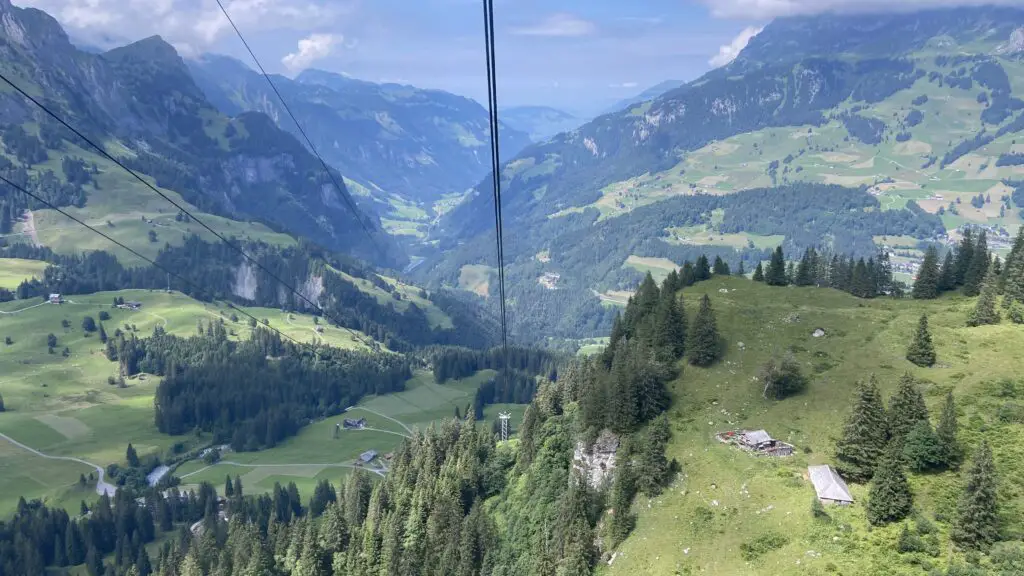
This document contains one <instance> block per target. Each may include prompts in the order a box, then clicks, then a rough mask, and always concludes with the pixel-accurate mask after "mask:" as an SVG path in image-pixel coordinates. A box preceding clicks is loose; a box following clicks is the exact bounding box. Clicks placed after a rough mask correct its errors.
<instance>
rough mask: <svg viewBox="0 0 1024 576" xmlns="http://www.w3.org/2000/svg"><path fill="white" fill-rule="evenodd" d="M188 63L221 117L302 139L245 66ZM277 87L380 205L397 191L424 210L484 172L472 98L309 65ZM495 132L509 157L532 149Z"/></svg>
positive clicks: (506, 132) (481, 125)
mask: <svg viewBox="0 0 1024 576" xmlns="http://www.w3.org/2000/svg"><path fill="white" fill-rule="evenodd" d="M188 65H189V68H190V69H191V70H192V72H193V74H194V75H195V77H196V80H197V82H198V83H199V85H200V87H201V88H202V89H203V91H204V92H205V93H206V94H207V96H208V97H209V98H210V100H211V102H213V103H214V104H216V106H217V107H218V108H219V109H220V110H221V111H222V112H224V113H226V114H228V115H232V116H233V115H236V114H238V113H241V112H243V111H259V112H263V113H266V114H268V115H269V116H271V117H272V118H274V120H275V122H277V124H278V126H280V127H281V129H283V130H285V131H288V132H291V133H293V134H296V135H298V132H297V130H296V129H295V124H294V122H292V120H291V118H289V117H288V116H287V113H286V112H285V110H284V109H283V108H282V106H281V103H280V101H278V99H277V96H276V95H275V94H274V93H273V92H272V90H271V89H270V86H269V85H268V84H267V82H266V80H265V79H264V78H263V77H262V76H261V75H260V74H259V73H257V72H255V71H253V70H252V69H250V68H249V67H248V66H246V65H245V64H243V63H241V62H239V61H237V60H234V59H232V58H228V57H225V56H217V55H206V56H203V57H201V58H199V59H198V60H191V61H189V63H188ZM274 83H275V84H276V85H277V87H278V89H279V90H280V91H281V95H282V96H283V97H284V99H285V100H286V101H287V103H288V106H289V107H290V108H291V110H292V112H293V113H295V115H296V117H297V118H298V119H299V122H300V123H301V124H302V126H303V128H304V129H305V130H306V134H307V135H309V137H310V139H311V140H312V141H313V145H314V146H315V147H316V148H317V150H318V151H319V152H320V153H321V154H322V155H323V157H324V159H325V160H327V162H328V163H330V164H331V166H333V167H335V168H337V169H338V170H340V171H341V172H342V173H343V174H345V176H346V177H348V178H351V179H353V180H355V181H357V182H359V183H360V184H362V185H363V186H365V187H367V188H368V189H370V190H375V191H378V194H379V195H380V196H381V197H382V198H384V199H385V200H386V199H387V195H388V194H398V195H400V196H401V197H403V198H406V199H409V200H411V201H413V202H415V203H419V204H423V205H426V206H429V205H430V204H431V203H433V202H434V201H436V200H438V199H440V198H441V197H442V196H443V195H445V194H450V193H453V192H463V191H465V190H466V189H467V188H470V187H471V186H473V185H474V184H476V183H477V182H478V181H479V179H480V178H481V177H482V176H483V175H484V174H487V173H488V171H489V166H490V163H489V161H488V158H489V155H488V154H487V150H488V146H489V144H488V143H489V141H490V130H489V129H488V120H487V111H486V110H485V109H484V108H483V107H482V106H480V104H478V103H477V102H475V101H473V100H471V99H469V98H464V97H461V96H456V95H454V94H450V93H447V92H443V91H440V90H422V89H419V88H415V87H413V86H405V85H399V84H375V83H373V82H366V81H363V80H356V79H354V78H347V77H345V76H342V75H340V74H334V73H331V72H325V71H322V70H313V69H310V70H306V71H304V72H302V73H301V74H299V75H298V76H297V77H296V78H295V80H290V79H288V78H285V77H282V76H276V77H274ZM500 134H501V139H502V140H501V144H502V147H503V148H504V149H505V150H506V151H507V153H508V154H509V157H510V158H511V157H512V156H514V155H515V154H517V153H518V152H519V151H520V150H522V149H523V148H524V147H525V146H526V145H527V144H529V138H528V136H527V135H526V134H525V133H524V132H522V131H520V130H517V129H515V128H512V127H510V126H508V125H502V126H501V130H500Z"/></svg>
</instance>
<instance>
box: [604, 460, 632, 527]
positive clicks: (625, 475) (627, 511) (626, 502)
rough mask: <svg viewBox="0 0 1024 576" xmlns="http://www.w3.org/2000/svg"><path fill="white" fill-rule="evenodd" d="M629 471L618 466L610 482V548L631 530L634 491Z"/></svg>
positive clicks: (624, 467)
mask: <svg viewBox="0 0 1024 576" xmlns="http://www.w3.org/2000/svg"><path fill="white" fill-rule="evenodd" d="M632 476H633V475H632V472H631V469H630V468H629V467H628V466H619V467H617V468H616V470H615V480H614V481H613V482H612V494H611V502H610V504H611V508H612V511H611V515H612V517H611V521H610V522H609V526H608V529H609V536H610V538H609V539H610V540H611V545H612V546H617V545H618V544H619V543H620V542H622V541H623V540H625V539H626V536H628V535H629V532H630V530H632V529H633V522H634V520H635V518H634V516H633V512H632V510H631V507H632V503H633V492H634V490H635V487H634V481H633V477H632Z"/></svg>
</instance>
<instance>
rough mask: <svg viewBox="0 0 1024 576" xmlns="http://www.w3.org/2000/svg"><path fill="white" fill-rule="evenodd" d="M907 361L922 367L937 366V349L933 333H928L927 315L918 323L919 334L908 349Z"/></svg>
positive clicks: (917, 333)
mask: <svg viewBox="0 0 1024 576" xmlns="http://www.w3.org/2000/svg"><path fill="white" fill-rule="evenodd" d="M907 360H909V361H910V362H912V363H914V364H917V365H918V366H921V367H928V366H933V365H934V364H935V347H934V346H933V345H932V335H931V332H929V331H928V316H927V315H924V314H922V315H921V319H920V320H919V321H918V323H917V332H915V333H914V339H913V341H911V342H910V347H909V348H907Z"/></svg>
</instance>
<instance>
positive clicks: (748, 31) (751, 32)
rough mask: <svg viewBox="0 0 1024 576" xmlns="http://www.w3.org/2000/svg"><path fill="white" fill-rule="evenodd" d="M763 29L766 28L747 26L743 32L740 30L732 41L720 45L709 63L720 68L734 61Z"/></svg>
mask: <svg viewBox="0 0 1024 576" xmlns="http://www.w3.org/2000/svg"><path fill="white" fill-rule="evenodd" d="M761 30H764V28H763V27H761V28H758V27H756V26H747V27H746V28H744V29H743V31H742V32H740V33H739V34H738V35H737V36H736V37H735V38H733V39H732V42H730V43H728V44H726V45H725V46H720V47H719V48H718V54H717V55H715V56H714V57H713V58H712V59H711V60H708V64H711V65H712V66H714V67H715V68H718V67H719V66H725V65H726V64H728V63H730V62H732V61H733V60H735V59H736V57H737V56H739V55H740V52H742V51H743V49H744V48H746V47H747V44H749V43H750V40H751V39H752V38H753V37H754V36H757V35H758V34H760V33H761Z"/></svg>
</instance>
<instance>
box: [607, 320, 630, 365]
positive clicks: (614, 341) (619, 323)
mask: <svg viewBox="0 0 1024 576" xmlns="http://www.w3.org/2000/svg"><path fill="white" fill-rule="evenodd" d="M625 335H626V328H625V325H624V323H623V320H622V315H621V314H620V313H618V312H616V313H615V319H614V320H613V321H612V332H611V335H610V336H609V338H608V345H607V346H605V347H604V351H602V352H601V362H602V363H603V364H604V367H605V368H611V367H612V359H613V358H614V357H615V349H616V347H617V346H618V344H619V341H620V340H622V338H623V337H624V336H625Z"/></svg>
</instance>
